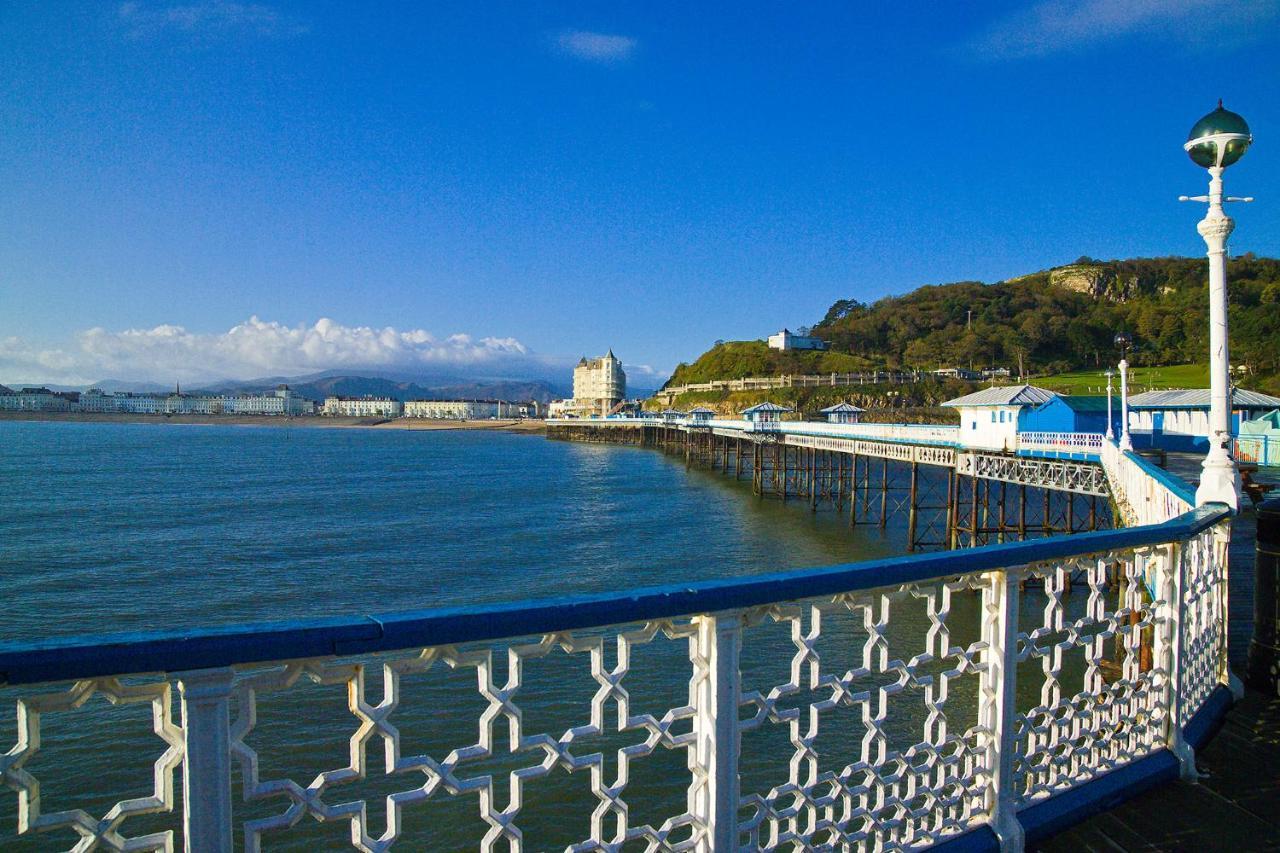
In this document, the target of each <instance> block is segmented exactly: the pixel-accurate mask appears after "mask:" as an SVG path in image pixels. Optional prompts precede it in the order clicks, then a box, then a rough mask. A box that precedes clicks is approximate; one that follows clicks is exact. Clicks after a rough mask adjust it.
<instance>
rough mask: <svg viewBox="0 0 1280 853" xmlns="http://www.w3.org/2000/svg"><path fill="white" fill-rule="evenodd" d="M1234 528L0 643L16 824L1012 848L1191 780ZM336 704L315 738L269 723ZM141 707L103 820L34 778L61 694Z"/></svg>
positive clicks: (1143, 532)
mask: <svg viewBox="0 0 1280 853" xmlns="http://www.w3.org/2000/svg"><path fill="white" fill-rule="evenodd" d="M1111 464H1112V466H1113V467H1116V466H1119V467H1120V468H1121V469H1122V473H1123V471H1124V470H1127V469H1124V468H1123V466H1124V465H1125V464H1127V463H1124V462H1117V461H1116V460H1115V459H1112V460H1111ZM1227 519H1228V512H1227V511H1226V510H1225V508H1215V507H1206V508H1201V509H1199V510H1195V511H1193V512H1189V513H1186V514H1183V515H1181V516H1179V517H1178V518H1176V519H1173V520H1171V521H1168V522H1166V523H1164V524H1160V525H1148V526H1144V527H1136V528H1132V529H1125V530H1113V531H1104V532H1097V533H1086V534H1079V535H1076V536H1071V537H1054V538H1049V539H1042V540H1037V541H1032V542H1023V543H1015V544H1006V545H1000V546H992V547H987V548H975V549H969V550H966V551H960V552H950V553H942V554H931V555H925V556H917V557H908V558H897V559H889V560H881V561H873V562H868V563H863V564H858V565H843V566H834V567H830V568H822V569H811V570H806V571H795V572H786V573H779V574H773V575H764V576H756V577H747V578H742V579H735V580H725V581H715V582H708V583H703V584H694V585H689V584H682V585H678V586H671V587H664V588H651V589H638V590H628V591H623V592H619V593H617V594H611V595H608V596H597V597H590V598H578V599H556V600H549V601H533V602H525V603H521V604H518V605H507V606H491V607H477V608H462V609H453V610H440V611H426V612H416V613H398V614H397V613H393V614H378V615H375V616H371V617H364V618H358V619H345V620H323V621H314V622H303V623H292V624H283V625H268V626H246V627H244V628H229V629H219V630H209V631H188V632H182V633H177V634H143V635H128V636H117V637H105V638H89V639H77V640H69V641H50V642H45V643H33V644H30V643H29V644H15V643H9V644H4V645H0V683H3V684H5V685H7V686H6V687H5V688H4V689H5V690H6V691H8V692H10V693H16V694H17V696H16V703H17V704H16V707H17V731H18V734H17V740H16V744H15V745H14V746H13V748H12V749H10V750H9V751H8V752H7V753H6V754H4V755H3V757H0V778H3V781H4V783H5V785H7V786H8V787H9V788H11V789H13V790H14V791H15V792H16V793H17V797H16V813H17V814H16V816H17V833H18V836H22V837H25V836H27V835H29V834H31V833H37V832H48V833H51V835H49V836H48V838H47V839H45V840H47V841H48V843H49V844H55V843H59V844H63V845H71V844H75V845H77V846H76V849H81V850H89V849H97V848H102V849H115V850H124V849H128V850H141V849H169V848H170V847H172V846H174V845H181V846H183V847H185V849H187V850H190V851H202V853H204V851H228V850H231V849H232V848H233V846H236V845H237V844H241V845H242V846H243V848H244V849H248V850H258V849H261V848H262V847H267V846H270V847H272V848H275V847H276V846H277V845H281V844H289V843H290V839H291V838H292V837H294V836H296V834H297V833H298V832H299V831H301V830H302V829H303V827H302V826H301V824H303V822H304V821H305V822H306V824H307V825H312V824H311V821H309V820H307V819H308V818H312V819H315V820H317V821H321V822H322V823H328V824H334V823H336V824H340V825H342V826H343V827H345V828H346V829H347V830H349V838H350V845H351V847H353V848H355V849H358V850H365V851H384V850H387V849H389V848H391V846H392V845H393V844H394V843H395V842H397V841H402V842H403V844H404V846H405V847H406V848H407V849H423V848H424V847H431V846H450V847H456V848H472V847H479V848H481V849H484V850H490V849H503V848H508V847H509V848H510V849H513V850H524V849H527V850H543V849H547V848H548V847H552V846H555V847H558V848H561V849H569V850H610V851H614V850H621V849H622V848H623V846H624V845H630V846H638V847H643V848H645V849H649V850H716V851H719V850H730V849H737V848H739V847H743V846H745V847H750V848H762V849H784V848H785V849H813V848H821V849H830V848H856V849H877V850H879V849H906V848H912V847H917V846H922V845H928V844H931V843H933V842H937V841H940V840H944V839H950V838H953V837H957V836H959V835H961V834H963V833H967V832H977V833H988V837H989V833H990V832H992V831H994V833H995V834H996V837H997V838H998V839H999V840H1000V842H1001V843H1002V846H1003V847H1004V848H1005V849H1007V850H1018V849H1021V846H1022V839H1023V834H1024V831H1025V832H1026V833H1028V834H1030V835H1031V836H1033V837H1034V835H1035V834H1036V833H1037V832H1038V831H1039V829H1038V828H1040V827H1044V826H1046V825H1048V824H1049V823H1052V821H1053V820H1055V819H1060V815H1059V817H1058V818H1054V817H1052V814H1051V813H1053V812H1054V810H1055V809H1058V810H1060V809H1061V808H1062V806H1060V805H1059V804H1060V803H1063V802H1064V801H1063V800H1060V799H1058V795H1060V794H1062V793H1065V792H1074V799H1075V800H1076V801H1079V800H1080V798H1081V797H1082V796H1083V797H1084V798H1085V799H1086V800H1087V798H1088V792H1089V791H1091V790H1096V787H1095V788H1090V787H1089V785H1090V783H1091V781H1092V780H1095V779H1097V778H1098V777H1100V776H1102V775H1103V774H1107V773H1110V772H1112V771H1118V770H1119V769H1120V768H1125V770H1124V771H1123V772H1124V773H1136V772H1143V773H1156V772H1159V773H1167V772H1176V769H1177V767H1178V766H1181V767H1182V768H1183V772H1187V773H1190V772H1192V771H1193V768H1192V766H1191V763H1190V762H1191V755H1190V749H1189V748H1188V740H1189V738H1188V736H1187V732H1188V731H1189V729H1188V724H1189V722H1190V721H1192V718H1193V716H1194V715H1196V714H1197V712H1198V711H1200V710H1201V709H1202V708H1210V709H1211V708H1212V706H1213V705H1214V702H1216V700H1215V699H1214V698H1213V694H1214V692H1215V690H1216V688H1218V687H1219V686H1220V685H1221V684H1223V683H1224V682H1225V679H1226V659H1225V629H1224V626H1225V591H1224V586H1225V562H1224V561H1225V553H1224V552H1223V551H1222V550H1221V549H1220V547H1219V544H1220V542H1221V541H1223V539H1222V533H1223V530H1224V527H1225V525H1226V524H1227V523H1228V520H1227ZM1073 575H1074V576H1075V577H1076V593H1075V596H1076V597H1074V598H1068V596H1067V595H1066V591H1067V589H1068V584H1069V582H1070V579H1071V578H1072V577H1073ZM1081 577H1083V579H1084V580H1083V584H1081V581H1080V580H1079V578H1081ZM1148 579H1150V583H1151V584H1152V586H1151V589H1153V590H1154V595H1149V594H1148V593H1147V592H1146V584H1145V583H1143V582H1142V581H1146V580H1148ZM1024 582H1030V583H1029V584H1025V585H1027V586H1028V590H1029V591H1028V592H1026V593H1020V592H1019V588H1020V586H1023V585H1024ZM1082 591H1083V597H1080V593H1081V592H1082ZM788 660H789V666H787V665H782V666H781V667H779V665H780V664H783V662H785V661H788ZM664 661H665V663H664ZM779 669H781V671H779ZM549 673H554V674H555V677H554V678H550V676H549V675H548V674H549ZM549 678H550V680H548V679H549ZM468 681H469V682H470V685H471V686H470V688H467V687H466V686H465V685H466V684H467V682H468ZM431 691H437V692H431ZM450 691H452V692H450ZM343 697H345V703H346V709H347V710H346V714H347V715H349V716H346V724H345V727H344V729H343V730H344V732H345V733H344V734H343V735H342V737H343V739H344V740H345V742H346V743H345V746H343V747H340V748H338V750H337V751H336V754H335V752H334V751H333V750H330V751H325V750H320V749H319V748H318V747H316V746H314V741H315V739H314V738H310V739H306V738H302V739H301V740H292V739H290V737H289V736H288V735H287V734H286V735H281V734H280V731H281V727H282V726H283V727H284V730H285V731H286V732H289V731H291V732H294V733H295V735H297V734H298V733H304V734H305V733H307V732H310V731H311V730H312V728H314V727H317V726H320V725H321V723H320V720H321V718H322V717H323V714H322V710H323V709H324V708H326V707H329V705H330V703H331V702H332V701H333V700H338V699H342V698H343ZM175 699H176V700H177V702H178V704H179V706H180V710H177V711H175V709H174V707H173V706H174V703H175ZM103 700H105V703H104V702H103ZM135 703H145V704H149V705H150V707H151V711H152V722H153V725H152V728H153V731H154V735H155V739H154V751H153V754H156V755H158V756H159V757H158V758H156V759H155V762H154V768H153V769H152V770H151V771H150V772H149V773H148V774H146V775H145V776H144V777H142V778H139V779H138V780H137V781H138V783H139V786H140V787H150V788H151V789H152V793H151V794H150V795H148V796H143V797H123V798H121V799H119V801H118V802H117V803H116V804H115V806H114V807H111V808H109V809H107V810H105V811H104V812H101V813H99V812H92V813H91V812H89V811H87V810H82V809H81V807H80V805H79V804H77V803H75V802H67V801H66V797H65V795H66V791H65V789H64V790H63V791H62V792H61V793H62V795H63V796H61V797H60V798H59V800H58V803H57V808H56V809H55V808H54V804H53V801H52V800H50V799H49V798H47V797H46V798H44V799H42V797H41V794H40V791H41V787H40V781H41V780H42V779H43V780H45V781H46V782H48V781H51V780H52V779H56V778H57V777H58V776H59V773H60V771H61V770H63V769H65V768H64V767H62V766H60V765H58V764H56V763H54V764H50V763H48V762H42V761H40V760H39V759H40V758H42V757H43V755H42V753H44V752H45V751H46V750H48V749H50V748H55V752H54V753H53V754H55V755H58V756H62V758H60V760H62V761H66V760H69V759H68V758H67V757H66V756H68V755H69V754H72V753H67V752H60V751H56V749H57V748H61V747H64V746H68V747H73V746H74V742H75V741H76V739H77V732H76V723H77V721H78V720H81V719H82V718H81V717H78V716H77V714H79V713H80V710H79V709H82V708H88V707H90V706H97V707H98V710H99V711H100V712H101V714H103V715H105V719H103V720H101V721H99V722H98V723H96V725H99V726H106V727H108V728H110V726H112V725H113V722H114V721H116V720H117V719H118V718H117V716H116V715H117V714H118V713H119V710H120V707H119V706H128V705H131V704H135ZM55 720H56V721H57V725H55V726H52V728H49V729H48V730H46V727H47V726H48V724H51V723H53V722H54V721H55ZM290 726H292V728H290ZM264 728H265V729H267V730H270V731H274V732H276V734H275V735H273V736H272V737H267V736H265V735H263V734H262V730H263V729H264ZM0 731H3V729H0ZM55 733H56V735H55ZM59 739H61V742H59ZM304 742H305V743H310V744H312V746H309V747H307V748H306V749H303V748H300V747H299V746H298V745H296V744H299V743H304ZM339 756H341V757H339ZM674 758H678V759H679V764H678V765H677V764H675V763H673V761H672V759H674ZM1175 758H1176V760H1175ZM324 760H328V761H330V762H332V763H331V764H330V766H329V769H327V770H323V771H322V772H320V773H319V774H318V775H313V774H314V772H315V771H314V769H312V770H310V771H307V772H306V773H305V774H304V772H303V770H302V769H301V767H300V766H299V762H302V763H304V764H305V765H307V766H308V767H312V766H316V765H317V762H320V761H324ZM318 766H323V765H318ZM677 767H679V768H683V770H682V771H681V772H679V773H678V775H677V774H675V773H674V771H673V768H677ZM1153 768H1159V769H1158V770H1157V769H1153ZM179 770H180V771H181V779H182V782H181V785H182V789H183V796H182V798H181V803H182V805H181V806H180V807H179V806H176V805H175V803H176V802H177V798H176V796H175V789H176V787H177V784H176V782H175V774H177V773H178V771H179ZM374 782H377V783H378V785H379V786H380V787H377V791H378V793H376V794H371V793H370V792H369V790H370V789H369V788H368V787H362V786H367V785H370V784H372V783H374ZM664 786H665V787H664ZM135 787H137V786H135ZM47 789H48V790H53V788H52V787H48V788H47ZM655 792H657V793H655ZM130 794H132V790H131V791H130ZM1108 795H1109V794H1108ZM575 797H577V799H576V800H575V799H574V798H575ZM236 800H239V801H240V802H239V803H238V804H237V803H236ZM531 803H541V804H542V806H544V807H545V806H546V805H547V804H548V803H551V804H553V806H554V811H555V813H556V818H555V819H553V820H551V821H550V822H548V820H546V819H545V818H544V819H542V820H541V822H537V821H535V818H534V816H533V815H532V814H531V812H530V810H531V809H533V806H531V805H530V804H531ZM571 803H577V804H578V805H577V806H574V807H570V806H569V805H566V804H571ZM0 805H3V806H4V807H5V809H4V810H10V807H11V805H12V803H11V802H10V803H6V804H0ZM460 809H465V810H468V811H470V813H471V815H472V820H473V821H474V828H473V831H472V830H468V829H467V826H466V823H465V820H464V818H463V817H462V816H463V815H464V811H460ZM179 810H180V811H181V814H179V813H178V811H179ZM534 810H535V811H536V809H534ZM143 816H148V817H143ZM6 832H7V831H6ZM468 832H471V834H468ZM450 833H454V834H452V835H451V834H450ZM326 837H327V838H329V839H330V843H332V839H333V836H332V835H330V836H326ZM6 839H8V840H7V841H6ZM446 839H447V840H446ZM19 840H20V839H19V838H18V837H14V836H10V835H7V834H3V833H0V847H3V848H5V849H9V847H11V846H12V845H13V844H16V843H18V842H19ZM295 843H296V842H295ZM42 849H47V848H42ZM629 849H630V847H629Z"/></svg>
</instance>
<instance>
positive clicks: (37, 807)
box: [0, 678, 183, 851]
mask: <svg viewBox="0 0 1280 853" xmlns="http://www.w3.org/2000/svg"><path fill="white" fill-rule="evenodd" d="M95 696H99V697H101V698H103V699H105V700H106V701H107V702H109V703H111V704H112V705H131V704H134V703H140V702H149V703H150V704H151V727H152V731H153V732H155V734H156V735H157V736H158V737H159V738H160V740H161V741H162V742H163V744H164V745H165V748H164V750H163V751H162V752H161V754H160V756H159V757H158V758H156V760H155V763H154V765H153V767H152V793H151V794H150V795H149V796H145V797H134V798H132V799H127V800H120V801H119V802H117V803H116V804H115V805H114V806H113V807H112V808H111V809H110V810H109V811H108V812H107V813H106V814H104V815H102V816H101V817H95V816H93V815H91V814H89V813H88V812H87V811H85V810H84V809H79V808H71V809H63V810H61V811H54V812H50V811H45V810H44V809H43V808H42V803H41V797H40V780H39V779H37V778H36V777H35V776H34V775H32V773H30V772H29V771H28V770H27V769H26V765H27V764H28V763H30V761H31V759H33V758H34V757H35V755H36V753H38V752H39V751H40V746H41V719H42V717H44V716H45V715H47V714H56V713H62V712H66V711H72V710H75V709H77V708H80V707H82V706H83V705H84V704H85V703H86V702H88V701H90V700H91V699H92V698H93V697H95ZM17 705H18V742H17V744H16V745H15V746H14V747H13V749H11V750H9V752H8V753H6V754H5V755H3V756H0V779H3V781H4V782H5V784H7V785H8V786H9V787H10V788H12V789H13V790H15V791H17V794H18V832H19V833H20V834H21V833H26V832H33V831H34V832H47V831H51V830H58V829H66V830H71V831H73V832H75V833H76V835H77V836H78V837H79V841H78V843H76V844H75V846H74V847H73V849H75V850H96V849H104V850H128V851H135V850H166V851H167V850H172V849H173V832H172V831H171V830H166V831H163V832H159V833H150V834H147V835H140V836H133V837H130V836H128V835H127V834H126V832H127V829H128V827H126V826H125V822H126V821H127V820H128V819H129V818H131V817H134V816H137V815H145V814H155V813H157V812H172V811H173V787H174V784H173V778H174V771H175V770H176V769H177V767H178V765H179V764H180V763H181V761H182V755H183V733H182V729H181V727H179V726H177V725H175V724H174V722H173V698H172V691H171V688H170V685H169V682H168V681H150V682H146V683H141V684H129V683H125V682H122V681H120V680H119V679H116V678H99V679H93V680H86V681H77V682H75V683H73V684H71V685H70V686H69V687H67V688H66V689H64V690H59V691H57V692H46V693H38V694H35V695H31V696H24V697H22V698H20V699H19V700H18V703H17Z"/></svg>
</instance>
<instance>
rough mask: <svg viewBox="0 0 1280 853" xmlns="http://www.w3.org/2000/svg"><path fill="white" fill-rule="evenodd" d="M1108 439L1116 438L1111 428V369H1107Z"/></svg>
mask: <svg viewBox="0 0 1280 853" xmlns="http://www.w3.org/2000/svg"><path fill="white" fill-rule="evenodd" d="M1106 373H1107V438H1115V435H1116V434H1115V430H1113V429H1112V428H1111V377H1112V376H1113V375H1114V374H1113V373H1112V372H1111V368H1109V367H1108V368H1107V371H1106Z"/></svg>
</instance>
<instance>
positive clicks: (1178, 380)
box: [1031, 364, 1209, 394]
mask: <svg viewBox="0 0 1280 853" xmlns="http://www.w3.org/2000/svg"><path fill="white" fill-rule="evenodd" d="M1112 383H1113V386H1112V387H1113V388H1114V391H1115V393H1117V394H1119V393H1120V377H1119V376H1116V377H1114V378H1113V379H1112ZM1031 384H1032V385H1035V386H1037V387H1040V388H1048V389H1049V390H1050V391H1057V392H1059V393H1061V394H1105V393H1107V378H1106V377H1105V376H1104V375H1103V374H1102V371H1101V370H1079V371H1076V372H1074V373H1059V374H1058V375H1056V376H1039V377H1036V378H1035V379H1032V380H1031ZM1208 387H1209V368H1208V366H1207V365H1204V364H1175V365H1172V366H1169V367H1133V368H1130V369H1129V390H1130V391H1131V392H1133V393H1135V394H1136V393H1140V392H1142V391H1152V390H1162V389H1166V388H1208Z"/></svg>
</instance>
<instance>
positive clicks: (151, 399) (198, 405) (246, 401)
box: [74, 385, 315, 415]
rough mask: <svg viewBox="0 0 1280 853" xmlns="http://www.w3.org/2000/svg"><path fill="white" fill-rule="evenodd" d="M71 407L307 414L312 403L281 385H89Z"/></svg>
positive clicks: (158, 412)
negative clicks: (139, 390)
mask: <svg viewBox="0 0 1280 853" xmlns="http://www.w3.org/2000/svg"><path fill="white" fill-rule="evenodd" d="M74 411H80V412H124V413H126V414H131V415H310V414H313V413H314V411H315V404H314V403H312V402H311V401H310V400H308V399H307V398H306V397H303V396H302V395H300V394H298V392H296V391H294V390H292V389H291V388H290V387H289V386H288V385H281V386H279V387H277V388H276V389H275V390H274V391H272V392H270V393H269V394H183V393H181V392H179V391H174V392H173V393H172V394H124V393H120V394H104V393H103V392H102V391H101V389H98V388H90V389H89V390H88V391H85V392H84V393H82V394H81V395H80V401H79V403H78V405H77V407H76V408H75V409H74Z"/></svg>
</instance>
